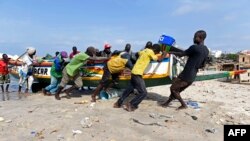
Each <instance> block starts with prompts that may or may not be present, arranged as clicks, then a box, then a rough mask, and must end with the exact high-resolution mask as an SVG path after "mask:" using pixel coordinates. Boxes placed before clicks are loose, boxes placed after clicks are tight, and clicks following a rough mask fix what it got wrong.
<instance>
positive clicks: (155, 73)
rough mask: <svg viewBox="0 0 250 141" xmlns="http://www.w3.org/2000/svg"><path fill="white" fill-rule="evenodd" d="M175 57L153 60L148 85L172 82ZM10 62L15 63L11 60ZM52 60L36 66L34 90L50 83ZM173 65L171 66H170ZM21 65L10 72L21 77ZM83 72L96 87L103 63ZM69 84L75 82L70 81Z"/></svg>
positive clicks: (201, 76)
mask: <svg viewBox="0 0 250 141" xmlns="http://www.w3.org/2000/svg"><path fill="white" fill-rule="evenodd" d="M172 58H173V57H170V58H165V59H164V60H163V61H162V62H156V61H151V62H150V64H149V65H148V66H147V68H146V70H145V72H144V75H143V79H144V80H145V83H146V86H147V87H153V86H159V85H167V84H171V78H172V77H174V76H175V75H177V74H173V73H175V72H176V71H173V70H175V69H173V68H174V67H175V66H174V65H173V63H172V62H173V61H171V59H172ZM10 64H12V65H14V64H13V63H11V62H10ZM51 65H52V62H51V61H45V62H42V63H41V64H39V65H36V66H34V70H33V74H34V75H33V76H34V78H35V82H36V83H34V86H32V91H33V92H36V91H37V90H39V89H41V88H42V87H45V86H46V85H49V84H50V69H51ZM170 66H171V67H170ZM19 69H20V65H17V66H15V67H12V70H11V71H10V74H11V75H12V76H13V77H14V78H16V79H19V73H18V72H19V71H18V70H19ZM80 70H81V71H80V72H81V74H82V80H83V85H84V86H90V87H96V86H97V85H98V84H99V81H100V80H101V78H102V74H103V63H102V62H95V63H92V64H87V65H86V66H84V67H82V68H81V69H80ZM234 73H235V72H231V73H230V72H213V73H211V72H201V73H198V75H197V78H196V81H203V80H210V79H218V78H225V77H229V76H230V75H232V74H234ZM130 74H131V72H130V70H128V69H125V70H124V71H123V72H122V73H121V75H120V76H119V79H120V81H119V88H126V86H127V85H128V84H129V80H130ZM69 84H73V83H72V82H70V83H69Z"/></svg>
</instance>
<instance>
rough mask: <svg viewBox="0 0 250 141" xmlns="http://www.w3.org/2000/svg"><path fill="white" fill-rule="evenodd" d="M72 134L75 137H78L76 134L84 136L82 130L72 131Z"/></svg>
mask: <svg viewBox="0 0 250 141" xmlns="http://www.w3.org/2000/svg"><path fill="white" fill-rule="evenodd" d="M72 133H73V135H76V134H82V131H81V130H74V129H73V130H72Z"/></svg>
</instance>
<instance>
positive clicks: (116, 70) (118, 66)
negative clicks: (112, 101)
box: [91, 51, 133, 102]
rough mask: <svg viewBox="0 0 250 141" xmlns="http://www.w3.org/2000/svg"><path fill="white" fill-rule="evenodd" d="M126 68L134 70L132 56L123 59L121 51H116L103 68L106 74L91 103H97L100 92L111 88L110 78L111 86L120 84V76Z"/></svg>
mask: <svg viewBox="0 0 250 141" xmlns="http://www.w3.org/2000/svg"><path fill="white" fill-rule="evenodd" d="M127 57H128V58H127ZM126 67H127V68H129V69H130V70H131V69H132V68H133V64H132V62H131V60H130V56H123V57H122V55H121V54H120V52H119V51H114V52H113V53H112V56H111V58H110V59H109V60H108V62H107V63H105V64H104V67H103V71H104V73H103V75H102V80H101V81H100V83H99V85H98V86H97V87H96V89H95V91H94V93H93V94H92V96H91V98H92V100H91V102H96V96H97V95H98V94H99V93H100V90H101V89H102V88H104V87H105V89H107V88H109V87H111V85H109V78H110V76H111V77H112V83H111V84H116V83H118V79H119V75H120V74H121V72H122V71H123V70H124V69H125V68H126Z"/></svg>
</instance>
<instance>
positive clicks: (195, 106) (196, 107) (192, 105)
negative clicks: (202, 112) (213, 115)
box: [187, 101, 200, 109]
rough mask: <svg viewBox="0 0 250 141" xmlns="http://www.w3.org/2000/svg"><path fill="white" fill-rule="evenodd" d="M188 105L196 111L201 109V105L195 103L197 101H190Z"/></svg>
mask: <svg viewBox="0 0 250 141" xmlns="http://www.w3.org/2000/svg"><path fill="white" fill-rule="evenodd" d="M187 105H188V106H189V107H191V108H194V109H199V108H200V107H199V104H198V103H197V102H195V101H188V102H187Z"/></svg>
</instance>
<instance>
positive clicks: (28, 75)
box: [18, 47, 36, 94]
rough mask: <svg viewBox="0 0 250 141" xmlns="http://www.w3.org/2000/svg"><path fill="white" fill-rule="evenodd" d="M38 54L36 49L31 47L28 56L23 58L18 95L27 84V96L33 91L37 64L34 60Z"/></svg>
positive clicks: (27, 52)
mask: <svg viewBox="0 0 250 141" xmlns="http://www.w3.org/2000/svg"><path fill="white" fill-rule="evenodd" d="M35 54H36V49H35V48H33V47H29V48H28V49H27V51H26V54H25V55H24V56H23V58H22V66H21V69H20V71H19V77H20V79H19V88H18V93H19V94H20V93H21V90H22V86H23V84H24V83H25V82H26V83H27V87H26V89H25V93H26V94H27V93H28V92H29V90H30V89H31V86H32V84H33V81H34V77H33V65H34V64H36V63H35V60H34V55H35Z"/></svg>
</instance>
